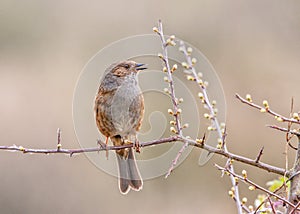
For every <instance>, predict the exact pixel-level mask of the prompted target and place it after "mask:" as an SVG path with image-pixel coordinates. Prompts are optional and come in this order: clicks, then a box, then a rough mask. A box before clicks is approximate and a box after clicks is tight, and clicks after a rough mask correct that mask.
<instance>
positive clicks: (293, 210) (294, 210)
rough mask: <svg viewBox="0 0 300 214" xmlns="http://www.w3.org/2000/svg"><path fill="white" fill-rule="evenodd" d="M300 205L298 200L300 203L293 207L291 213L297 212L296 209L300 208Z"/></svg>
mask: <svg viewBox="0 0 300 214" xmlns="http://www.w3.org/2000/svg"><path fill="white" fill-rule="evenodd" d="M299 206H300V201H299V202H298V204H297V205H296V206H295V207H294V209H292V210H291V211H290V212H289V214H294V213H295V212H296V210H297V209H298V208H299Z"/></svg>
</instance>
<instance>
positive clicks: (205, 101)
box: [180, 41, 242, 213]
mask: <svg viewBox="0 0 300 214" xmlns="http://www.w3.org/2000/svg"><path fill="white" fill-rule="evenodd" d="M180 50H181V51H182V52H183V54H184V56H185V58H186V61H187V63H186V64H183V65H184V67H185V68H186V69H188V70H189V71H190V72H191V73H192V77H191V80H194V81H196V83H197V85H198V86H199V88H200V90H201V92H202V94H200V99H201V100H202V102H203V104H204V105H205V107H206V108H207V109H208V111H209V119H210V120H211V121H212V123H213V126H214V128H215V130H216V131H217V133H218V137H219V139H221V141H222V144H221V148H222V149H223V150H224V152H226V153H227V152H228V149H227V146H226V145H225V136H226V127H225V128H224V130H223V131H222V129H221V126H220V123H219V121H218V118H217V116H216V113H215V110H214V107H213V105H212V103H211V101H210V99H209V96H208V93H207V90H206V85H205V83H204V82H203V80H202V79H200V78H199V75H198V74H197V72H196V69H195V67H194V64H195V63H193V60H192V58H191V54H190V53H188V51H187V49H186V47H185V44H184V42H183V41H181V42H180ZM226 165H228V167H229V169H230V170H231V171H233V172H234V167H233V165H232V164H231V162H230V158H229V159H228V160H227V163H226ZM230 180H231V183H232V186H233V187H234V194H235V203H236V206H237V210H238V213H242V203H241V200H240V194H239V188H238V186H237V185H236V182H235V178H234V176H232V175H230Z"/></svg>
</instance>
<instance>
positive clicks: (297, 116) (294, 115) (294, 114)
mask: <svg viewBox="0 0 300 214" xmlns="http://www.w3.org/2000/svg"><path fill="white" fill-rule="evenodd" d="M293 118H294V119H295V120H300V117H299V114H298V113H296V112H295V113H293Z"/></svg>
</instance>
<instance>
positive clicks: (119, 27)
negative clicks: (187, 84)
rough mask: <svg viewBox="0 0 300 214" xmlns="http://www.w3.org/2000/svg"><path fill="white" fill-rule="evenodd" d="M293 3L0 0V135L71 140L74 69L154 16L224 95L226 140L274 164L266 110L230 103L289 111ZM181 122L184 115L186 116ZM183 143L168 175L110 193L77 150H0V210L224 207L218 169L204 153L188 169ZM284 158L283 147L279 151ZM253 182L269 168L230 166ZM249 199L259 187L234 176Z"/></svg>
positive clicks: (112, 183) (295, 41)
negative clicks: (181, 158)
mask: <svg viewBox="0 0 300 214" xmlns="http://www.w3.org/2000/svg"><path fill="white" fill-rule="evenodd" d="M299 10H300V3H299V2H298V1H297V0H294V1H285V2H283V1H277V0H276V1H274V0H266V1H258V0H254V1H233V0H229V1H226V2H225V1H222V0H214V1H210V0H200V1H182V2H179V1H177V2H175V1H137V0H136V1H132V0H128V1H123V2H122V1H119V2H118V1H105V2H104V1H89V2H84V1H72V2H71V1H34V0H28V1H14V0H9V1H8V0H1V1H0V32H1V33H0V98H1V102H0V118H1V122H0V144H1V145H13V144H16V145H22V146H24V147H31V148H53V147H55V146H56V130H57V128H58V127H59V128H61V129H62V143H63V147H65V148H78V147H79V144H78V142H77V139H76V135H75V132H74V128H73V120H72V99H73V93H74V89H75V86H76V82H77V79H78V78H79V75H80V72H81V70H82V68H83V67H84V65H85V64H86V63H87V61H88V60H89V59H90V58H91V57H92V56H93V55H94V54H95V53H96V52H97V51H99V50H100V49H101V48H103V47H105V46H106V45H108V44H110V43H112V42H114V41H116V40H119V39H122V38H124V37H128V36H132V35H135V34H144V33H152V27H153V26H155V25H156V24H157V21H158V19H162V20H163V23H164V27H165V33H166V34H175V35H176V36H178V37H180V38H182V39H184V40H185V41H188V42H189V43H191V44H193V45H194V46H195V47H197V48H198V49H199V50H201V51H202V52H203V53H204V54H205V55H206V57H207V58H208V59H209V60H210V62H211V63H212V65H213V66H214V68H215V70H216V71H217V73H218V75H219V77H220V80H221V82H222V84H223V88H224V92H225V96H226V102H227V121H226V122H227V131H228V137H227V146H228V148H229V150H231V151H232V152H235V153H238V154H241V155H245V156H247V157H251V158H254V157H255V156H256V155H257V153H258V151H259V149H260V148H261V147H262V146H264V147H265V150H264V155H263V157H262V161H264V162H267V163H270V164H274V165H276V166H279V167H284V166H285V162H284V160H285V156H284V154H283V153H284V149H285V135H284V134H283V133H279V132H277V131H274V130H270V129H269V128H267V127H266V126H265V125H266V124H273V123H276V122H275V121H274V120H272V118H271V117H269V116H267V115H263V114H261V113H259V112H258V111H256V110H254V109H250V108H249V107H247V106H245V105H242V104H241V103H240V102H238V101H237V100H236V99H235V98H234V95H235V93H239V94H241V95H243V96H245V94H247V93H250V94H251V95H252V97H253V100H254V101H257V102H259V103H261V102H262V100H263V99H267V100H268V101H269V104H270V106H271V108H273V109H274V110H276V111H278V112H280V113H282V114H284V115H288V114H289V111H290V102H291V97H294V109H295V111H299V110H300V95H299V93H298V92H299V90H300V86H299V82H298V81H299V77H298V74H299V71H300V61H299V56H300V28H299V26H300V13H299ZM190 123H192V121H191V122H190ZM199 154H200V151H199V150H197V149H194V150H193V151H192V152H191V154H190V156H189V157H188V158H187V159H186V160H185V162H184V163H183V164H181V165H180V166H179V167H178V168H177V169H176V170H175V171H174V172H173V173H172V175H171V176H170V177H169V178H168V179H164V178H163V177H159V178H156V179H152V180H150V181H146V182H145V183H144V188H143V190H142V191H141V192H138V193H136V192H130V193H129V194H128V195H127V196H123V195H121V194H120V193H119V190H118V188H117V179H116V178H114V177H112V176H110V175H108V174H106V173H104V172H102V171H100V170H99V169H97V168H96V167H95V166H94V165H93V164H91V162H90V161H89V160H88V159H87V158H86V156H85V155H83V154H82V155H77V156H74V157H72V158H70V157H68V156H65V155H28V154H27V155H23V154H20V153H11V152H5V151H1V152H0V171H1V173H0V189H1V194H0V207H1V213H118V212H122V213H141V212H143V213H183V212H185V213H224V212H226V213H236V209H235V204H234V202H233V200H232V199H230V197H229V196H228V190H229V189H230V188H231V184H230V181H229V179H228V177H223V178H222V177H221V176H220V172H219V171H218V170H217V169H216V168H215V167H214V164H215V163H219V164H222V163H224V159H223V158H221V157H217V156H216V155H215V156H214V157H213V158H212V159H211V160H210V161H209V162H208V163H207V164H206V165H205V166H203V167H199V166H198V164H197V163H198V158H199ZM289 161H290V163H289V166H290V167H291V166H292V161H293V152H290V159H289ZM242 169H247V170H248V174H249V177H250V178H251V179H252V180H254V181H256V182H257V183H259V184H260V185H263V186H264V185H265V183H266V182H267V181H268V180H271V179H275V178H277V177H278V176H277V175H274V174H270V173H267V172H265V171H262V170H260V169H255V168H252V167H247V166H245V165H241V164H238V163H237V164H236V170H237V172H240V171H241V170H242ZM240 185H241V190H242V191H241V196H242V197H244V196H247V197H248V204H252V203H253V200H254V199H255V197H256V195H257V194H258V193H259V192H249V191H248V190H247V187H245V186H244V185H243V184H242V183H241V184H240Z"/></svg>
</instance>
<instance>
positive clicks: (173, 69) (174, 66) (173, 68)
mask: <svg viewBox="0 0 300 214" xmlns="http://www.w3.org/2000/svg"><path fill="white" fill-rule="evenodd" d="M177 68H178V66H177V64H174V65H173V67H172V69H171V72H174V71H176V70H177Z"/></svg>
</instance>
